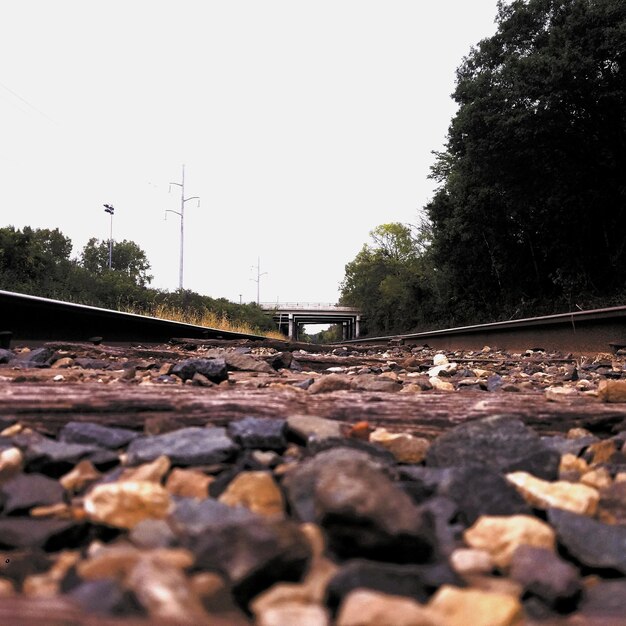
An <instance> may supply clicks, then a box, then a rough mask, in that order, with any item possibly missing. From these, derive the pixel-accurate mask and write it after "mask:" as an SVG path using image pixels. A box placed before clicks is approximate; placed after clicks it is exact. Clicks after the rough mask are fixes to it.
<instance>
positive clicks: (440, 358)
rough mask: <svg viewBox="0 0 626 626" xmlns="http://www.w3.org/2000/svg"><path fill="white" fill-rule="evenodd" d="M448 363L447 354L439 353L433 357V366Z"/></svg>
mask: <svg viewBox="0 0 626 626" xmlns="http://www.w3.org/2000/svg"><path fill="white" fill-rule="evenodd" d="M446 363H448V357H447V356H446V355H445V354H441V353H437V354H435V356H434V357H433V365H445V364H446Z"/></svg>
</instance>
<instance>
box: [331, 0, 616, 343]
mask: <svg viewBox="0 0 626 626" xmlns="http://www.w3.org/2000/svg"><path fill="white" fill-rule="evenodd" d="M496 25H497V31H496V33H495V34H494V35H493V36H492V37H490V38H487V39H484V40H482V41H481V42H479V43H478V44H477V45H476V46H475V47H474V48H472V50H471V51H470V52H469V54H468V55H467V57H465V58H464V59H463V61H462V63H461V65H460V67H459V68H458V69H457V73H456V88H455V91H454V93H453V98H454V100H455V102H456V103H457V105H458V110H457V113H456V114H455V116H454V117H453V119H452V121H451V123H450V126H449V130H448V134H447V139H446V143H445V148H444V150H443V151H441V152H438V153H434V155H435V161H434V164H433V166H432V169H431V177H432V179H433V180H435V181H436V183H437V188H436V191H435V193H434V196H433V198H432V200H431V201H430V202H428V204H427V205H426V206H425V207H423V210H422V212H421V215H422V216H423V219H422V221H421V222H420V223H419V224H418V225H417V226H410V225H403V224H384V225H382V226H379V227H377V228H375V229H374V230H373V231H372V233H371V236H372V240H371V241H370V242H369V243H368V244H366V245H365V246H364V247H363V249H362V250H361V251H360V252H359V253H358V254H357V256H356V258H355V259H354V260H353V261H351V262H350V263H348V265H347V266H346V272H345V278H344V281H343V283H342V285H341V290H342V301H343V302H345V303H346V304H352V305H356V306H360V307H362V308H363V310H364V312H365V314H366V315H367V317H368V320H369V322H368V332H370V333H380V332H395V331H408V330H413V329H415V330H417V329H426V328H433V327H442V326H446V325H455V324H460V323H470V322H477V321H495V320H500V319H509V318H513V317H522V316H526V315H534V314H539V313H556V312H563V311H570V310H576V309H577V308H589V307H592V306H609V305H612V304H623V303H624V300H625V297H626V75H625V61H626V59H625V56H626V3H625V2H624V1H623V0H513V1H512V2H508V3H505V2H499V3H498V10H497V17H496Z"/></svg>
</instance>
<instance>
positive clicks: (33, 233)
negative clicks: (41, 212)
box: [0, 226, 72, 291]
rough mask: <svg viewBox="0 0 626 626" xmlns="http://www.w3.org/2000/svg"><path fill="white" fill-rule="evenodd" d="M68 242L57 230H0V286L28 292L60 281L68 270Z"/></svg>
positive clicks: (70, 244) (69, 262)
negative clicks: (38, 286) (35, 287)
mask: <svg viewBox="0 0 626 626" xmlns="http://www.w3.org/2000/svg"><path fill="white" fill-rule="evenodd" d="M71 252H72V242H71V241H70V239H69V238H68V237H65V235H63V234H62V233H61V232H60V231H59V229H58V228H55V229H54V230H50V229H48V228H41V229H40V228H36V229H33V228H30V227H29V226H25V227H24V229H23V230H19V229H16V228H14V227H13V226H8V227H5V228H1V229H0V283H1V284H2V286H3V287H4V288H6V289H11V290H19V291H29V290H30V289H31V288H32V286H33V285H34V284H39V285H40V286H41V287H42V288H43V289H47V288H49V287H50V286H51V285H52V284H54V283H57V282H59V281H63V280H64V279H65V278H64V277H65V276H66V275H67V273H68V272H69V271H70V269H71V265H72V262H71V261H70V254H71Z"/></svg>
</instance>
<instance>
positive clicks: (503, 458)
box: [426, 416, 561, 480]
mask: <svg viewBox="0 0 626 626" xmlns="http://www.w3.org/2000/svg"><path fill="white" fill-rule="evenodd" d="M560 459H561V457H560V455H559V453H558V452H556V451H555V450H552V449H550V448H549V447H548V446H547V445H546V444H545V443H543V442H542V441H541V440H540V438H539V436H538V435H537V434H536V433H535V432H534V431H532V430H531V429H530V428H527V427H526V426H525V425H524V423H523V422H522V421H520V420H518V419H516V418H512V417H508V416H494V417H488V418H485V419H481V420H477V421H473V422H469V423H466V424H461V425H460V426H457V427H456V428H454V429H453V430H451V431H450V432H447V433H444V434H443V435H441V436H440V437H439V438H437V439H436V440H435V441H434V442H433V444H432V445H431V446H430V448H429V449H428V453H427V454H426V465H427V466H431V467H454V466H465V465H481V466H486V467H489V468H491V469H492V470H494V471H495V472H499V473H508V472H514V471H525V472H529V473H531V474H534V475H535V476H537V477H538V478H543V479H545V480H555V479H556V478H557V476H558V468H559V462H560Z"/></svg>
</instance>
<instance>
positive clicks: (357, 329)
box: [354, 315, 361, 339]
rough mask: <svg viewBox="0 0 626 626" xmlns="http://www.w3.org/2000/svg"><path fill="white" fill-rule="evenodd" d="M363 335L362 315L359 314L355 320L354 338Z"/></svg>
mask: <svg viewBox="0 0 626 626" xmlns="http://www.w3.org/2000/svg"><path fill="white" fill-rule="evenodd" d="M360 336H361V316H360V315H357V316H356V318H355V321H354V338H355V339H358V338H359V337H360Z"/></svg>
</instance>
